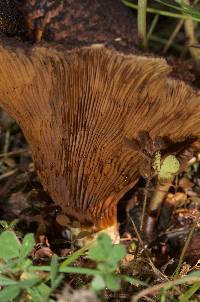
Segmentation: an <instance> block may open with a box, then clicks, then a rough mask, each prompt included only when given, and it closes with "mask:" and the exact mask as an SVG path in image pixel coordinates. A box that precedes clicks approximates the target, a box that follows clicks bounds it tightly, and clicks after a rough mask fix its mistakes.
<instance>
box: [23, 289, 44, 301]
mask: <svg viewBox="0 0 200 302" xmlns="http://www.w3.org/2000/svg"><path fill="white" fill-rule="evenodd" d="M27 292H28V293H29V294H30V295H31V298H32V300H33V302H44V297H43V296H42V295H41V294H40V292H39V291H38V289H37V288H35V287H33V288H29V289H27Z"/></svg>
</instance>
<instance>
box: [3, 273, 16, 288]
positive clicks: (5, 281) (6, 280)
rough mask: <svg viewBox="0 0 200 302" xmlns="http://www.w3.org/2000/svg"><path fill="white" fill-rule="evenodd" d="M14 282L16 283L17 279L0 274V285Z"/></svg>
mask: <svg viewBox="0 0 200 302" xmlns="http://www.w3.org/2000/svg"><path fill="white" fill-rule="evenodd" d="M15 284H17V281H15V280H12V279H9V278H6V277H4V276H2V275H0V286H6V285H15Z"/></svg>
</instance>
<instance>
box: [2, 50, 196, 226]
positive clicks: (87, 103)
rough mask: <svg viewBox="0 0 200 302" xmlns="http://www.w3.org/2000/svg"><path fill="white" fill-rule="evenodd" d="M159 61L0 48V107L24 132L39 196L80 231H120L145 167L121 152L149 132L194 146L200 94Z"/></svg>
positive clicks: (108, 54)
mask: <svg viewBox="0 0 200 302" xmlns="http://www.w3.org/2000/svg"><path fill="white" fill-rule="evenodd" d="M169 72H170V68H169V66H168V65H167V64H166V62H165V60H163V59H155V58H146V57H142V56H133V55H124V54H121V53H119V52H117V51H115V50H112V49H108V48H106V47H104V46H99V45H93V46H90V47H83V48H80V49H74V50H72V51H58V50H54V49H51V48H47V47H33V48H29V49H23V50H22V49H21V48H16V47H10V46H6V45H4V46H2V47H0V105H1V106H2V107H3V109H4V110H5V111H7V112H8V113H9V114H10V115H11V116H12V117H13V118H14V119H15V120H16V121H17V122H18V123H19V125H20V126H21V128H22V130H23V132H24V134H25V137H26V138H27V141H28V142H29V144H30V149H31V152H32V156H33V159H34V161H35V166H36V169H37V172H38V174H39V177H40V179H41V182H42V184H43V186H44V188H45V189H46V190H47V191H48V192H49V194H50V195H51V197H52V199H53V200H54V201H55V202H56V203H57V204H58V205H60V206H61V207H62V209H63V211H64V212H65V213H66V214H67V215H68V216H71V217H73V218H75V219H78V220H79V221H80V222H81V223H83V224H92V225H95V226H96V227H97V228H99V229H101V228H105V227H108V226H109V225H113V224H115V223H116V205H117V203H118V201H119V199H120V198H121V197H122V196H123V195H124V194H125V193H126V192H127V191H128V190H129V189H130V188H132V187H133V186H134V185H135V183H136V182H137V180H138V178H139V165H140V162H141V161H142V160H143V159H142V157H141V155H140V153H139V152H138V150H132V149H130V148H128V147H127V146H126V144H125V143H124V139H125V138H130V139H132V138H137V136H138V133H139V132H141V131H147V132H148V133H149V134H150V135H151V136H152V137H156V136H161V137H163V136H167V137H168V138H169V139H171V140H173V141H181V140H185V139H186V138H187V137H191V136H196V137H200V95H199V93H198V92H195V91H194V90H193V89H192V88H191V87H189V86H187V85H186V84H185V83H184V82H181V81H178V80H173V79H171V78H170V77H169Z"/></svg>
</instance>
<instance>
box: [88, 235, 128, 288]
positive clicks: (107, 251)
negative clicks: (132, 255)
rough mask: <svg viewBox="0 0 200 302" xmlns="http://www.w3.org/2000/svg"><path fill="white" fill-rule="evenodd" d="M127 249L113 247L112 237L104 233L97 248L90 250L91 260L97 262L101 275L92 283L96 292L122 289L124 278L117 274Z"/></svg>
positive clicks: (99, 238) (121, 246)
mask: <svg viewBox="0 0 200 302" xmlns="http://www.w3.org/2000/svg"><path fill="white" fill-rule="evenodd" d="M126 254H127V253H126V249H125V247H124V246H123V245H121V244H118V245H113V244H112V241H111V239H110V237H109V236H108V235H107V234H105V233H102V234H100V235H99V237H98V238H97V242H96V244H95V246H93V247H91V249H90V250H89V255H88V257H89V259H91V260H94V261H96V262H97V269H98V270H99V275H97V276H95V277H94V279H93V280H92V283H91V288H92V289H93V290H94V291H99V290H102V289H104V288H106V287H107V288H108V289H110V290H112V291H116V290H119V289H120V282H121V280H122V279H123V278H121V277H120V276H119V275H117V274H116V270H117V269H118V267H119V261H120V260H122V259H123V258H124V257H125V256H126Z"/></svg>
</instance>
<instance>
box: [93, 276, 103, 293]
mask: <svg viewBox="0 0 200 302" xmlns="http://www.w3.org/2000/svg"><path fill="white" fill-rule="evenodd" d="M105 287H106V284H105V282H104V279H103V278H102V276H101V275H98V276H95V277H94V279H93V280H92V283H91V288H92V290H93V291H95V292H98V291H100V290H102V289H104V288H105Z"/></svg>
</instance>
